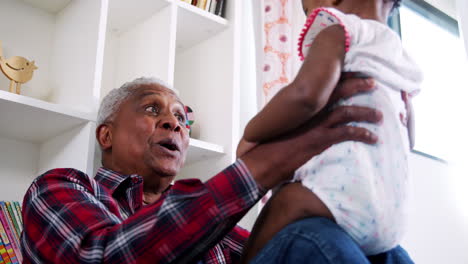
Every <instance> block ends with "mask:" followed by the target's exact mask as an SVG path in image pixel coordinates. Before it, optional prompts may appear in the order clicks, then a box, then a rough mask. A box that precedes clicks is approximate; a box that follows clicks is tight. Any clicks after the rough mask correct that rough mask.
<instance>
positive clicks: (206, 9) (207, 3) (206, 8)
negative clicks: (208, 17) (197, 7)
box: [205, 0, 212, 11]
mask: <svg viewBox="0 0 468 264" xmlns="http://www.w3.org/2000/svg"><path fill="white" fill-rule="evenodd" d="M211 2H212V0H208V1H206V6H205V11H209V10H210V6H211Z"/></svg>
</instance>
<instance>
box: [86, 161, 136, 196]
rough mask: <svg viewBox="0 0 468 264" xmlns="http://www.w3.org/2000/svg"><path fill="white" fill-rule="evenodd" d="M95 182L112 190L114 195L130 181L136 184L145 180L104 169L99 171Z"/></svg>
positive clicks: (134, 175)
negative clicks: (121, 186)
mask: <svg viewBox="0 0 468 264" xmlns="http://www.w3.org/2000/svg"><path fill="white" fill-rule="evenodd" d="M94 180H96V181H97V182H99V183H100V184H102V185H103V186H104V187H105V188H107V189H108V190H110V191H111V193H112V194H114V192H115V191H116V190H117V189H118V187H119V186H120V185H122V184H123V183H124V182H127V181H130V180H131V181H133V182H134V183H138V182H143V178H142V177H141V176H139V175H137V174H130V175H124V174H121V173H118V172H115V171H113V170H110V169H107V168H104V167H100V168H99V169H98V171H97V173H96V176H95V177H94Z"/></svg>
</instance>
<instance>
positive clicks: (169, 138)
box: [111, 84, 189, 177]
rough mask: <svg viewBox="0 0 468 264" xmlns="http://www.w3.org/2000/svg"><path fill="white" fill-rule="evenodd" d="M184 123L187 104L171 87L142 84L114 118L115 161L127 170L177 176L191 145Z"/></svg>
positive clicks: (142, 173) (113, 154) (143, 173)
mask: <svg viewBox="0 0 468 264" xmlns="http://www.w3.org/2000/svg"><path fill="white" fill-rule="evenodd" d="M185 124H186V116H185V111H184V106H183V104H182V103H181V102H180V100H179V98H178V97H177V96H176V95H175V94H174V93H173V92H172V91H171V90H169V89H167V88H165V87H161V86H159V85H156V84H151V85H142V86H140V87H139V88H138V89H137V90H136V92H135V93H134V94H132V95H130V97H129V98H128V99H127V100H125V101H124V102H123V103H122V105H121V106H120V109H119V111H118V112H117V114H116V116H115V118H114V121H113V122H112V126H111V127H112V128H111V130H112V150H111V151H112V159H113V162H114V163H115V165H116V166H118V167H120V168H122V169H123V170H124V171H126V172H127V173H132V174H133V173H137V174H140V175H152V174H153V173H157V174H159V175H160V176H162V177H166V176H167V177H169V176H175V175H176V174H177V173H178V172H179V169H180V168H181V167H182V165H183V163H184V161H185V156H186V153H187V148H188V145H189V136H188V129H187V128H186V126H185ZM119 163H120V164H119Z"/></svg>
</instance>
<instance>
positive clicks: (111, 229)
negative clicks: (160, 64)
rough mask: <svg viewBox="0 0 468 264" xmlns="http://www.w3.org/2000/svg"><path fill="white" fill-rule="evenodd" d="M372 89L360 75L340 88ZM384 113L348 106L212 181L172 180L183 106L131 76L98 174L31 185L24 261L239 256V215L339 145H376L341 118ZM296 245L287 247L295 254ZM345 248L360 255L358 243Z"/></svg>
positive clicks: (104, 134)
mask: <svg viewBox="0 0 468 264" xmlns="http://www.w3.org/2000/svg"><path fill="white" fill-rule="evenodd" d="M369 89H370V86H369V85H367V84H366V83H365V82H363V81H361V80H356V79H355V80H351V81H348V82H347V83H346V85H344V89H337V90H338V93H337V94H336V96H337V97H340V96H341V97H342V96H349V95H351V94H353V93H356V92H360V91H366V90H369ZM379 120H380V114H379V113H378V112H377V111H374V110H371V109H366V108H360V107H341V108H339V109H335V110H334V111H333V112H331V113H325V114H324V115H323V117H322V118H320V119H318V120H315V121H314V122H312V123H311V124H310V125H309V127H305V128H301V129H300V130H298V131H297V132H296V133H295V134H294V135H289V136H288V137H283V138H279V139H276V140H274V141H271V142H267V143H263V144H260V145H258V146H256V147H255V148H254V149H253V150H252V151H250V152H248V153H246V154H245V155H243V156H242V157H240V159H238V160H237V161H236V162H235V163H234V164H232V165H230V166H229V167H227V168H226V169H224V170H223V171H221V172H220V173H218V174H217V175H215V176H214V177H212V178H211V179H210V180H208V181H207V182H205V183H202V182H200V181H199V180H181V181H176V182H175V183H174V185H171V182H172V181H173V180H174V177H175V176H176V175H177V173H178V171H179V169H180V168H181V167H182V165H183V163H184V160H185V156H186V151H187V148H188V145H189V137H188V131H187V128H186V125H185V124H186V115H185V112H184V105H183V104H182V102H181V101H180V100H179V98H178V97H177V95H176V94H174V92H172V90H170V89H168V88H167V86H166V85H164V84H163V83H161V82H159V81H157V80H154V79H147V78H140V79H136V80H134V81H133V82H129V83H126V84H124V85H123V86H122V87H121V88H119V89H115V90H113V91H111V92H110V93H109V94H108V95H107V96H106V97H105V98H104V100H103V102H102V104H101V107H100V110H99V116H98V126H97V129H96V138H97V140H98V142H99V145H100V147H101V149H102V165H103V167H101V168H100V169H99V170H98V172H97V174H96V176H95V177H94V178H92V177H89V176H88V175H86V174H84V173H83V172H81V171H78V170H75V169H54V170H50V171H48V172H46V173H45V174H43V175H41V176H39V177H38V178H37V179H36V180H35V181H34V182H33V183H32V185H31V187H30V188H29V190H28V191H27V194H26V196H25V198H24V204H23V216H24V232H23V234H22V237H21V246H22V252H23V255H24V263H103V262H104V263H121V262H122V263H233V262H237V261H238V260H239V257H240V255H241V253H242V250H243V246H244V243H245V241H246V239H247V237H248V235H249V233H248V232H247V231H245V230H243V229H241V228H239V227H237V226H236V223H237V222H238V221H239V220H240V219H241V217H242V216H243V215H244V214H245V213H246V212H247V211H248V210H249V209H250V208H251V207H252V206H253V205H254V204H255V203H256V202H257V201H258V200H259V199H260V198H261V197H262V195H263V194H264V193H265V191H266V190H268V189H271V188H273V187H275V186H277V185H279V184H280V183H281V182H284V181H285V180H288V179H290V178H291V176H292V174H293V172H294V170H295V169H297V168H298V167H299V166H300V165H302V164H303V163H304V162H305V161H307V160H309V159H310V158H311V157H313V156H314V155H316V154H318V153H320V152H321V151H323V150H324V149H326V148H327V147H329V146H330V145H332V144H334V143H337V142H341V141H344V140H359V141H363V142H366V143H374V142H375V141H376V138H375V137H374V136H373V135H372V134H371V133H369V132H368V131H367V130H364V129H361V128H352V127H346V126H343V124H346V123H348V122H350V121H367V122H378V121H379ZM328 226H329V227H331V228H332V229H333V228H335V236H334V237H333V238H332V240H336V241H347V242H346V243H348V244H349V243H352V241H351V240H350V239H349V238H347V236H346V234H344V233H343V232H342V231H339V228H338V227H337V226H336V225H334V224H333V223H331V222H329V223H328ZM336 230H338V231H336ZM327 232H328V231H327ZM340 232H341V233H340ZM348 240H349V241H348ZM340 243H341V242H340ZM340 243H337V252H338V251H339V249H340ZM346 243H342V246H341V247H342V248H343V247H348V244H346ZM309 244H310V243H309ZM273 248H275V247H274V246H273ZM270 250H271V249H270ZM278 250H280V249H279V248H278ZM289 250H290V251H284V254H285V255H288V254H289V255H291V254H294V250H293V249H291V248H290V249H289ZM291 250H292V251H291ZM348 251H349V252H348V253H349V254H351V255H353V254H354V255H356V254H362V253H359V249H358V248H355V249H354V252H353V250H348ZM356 252H357V253H356ZM348 253H346V254H348ZM262 263H265V262H262Z"/></svg>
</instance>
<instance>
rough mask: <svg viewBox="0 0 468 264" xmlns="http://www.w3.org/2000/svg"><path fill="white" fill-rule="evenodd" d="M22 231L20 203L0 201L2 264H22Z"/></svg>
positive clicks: (0, 258)
mask: <svg viewBox="0 0 468 264" xmlns="http://www.w3.org/2000/svg"><path fill="white" fill-rule="evenodd" d="M22 230H23V220H22V218H21V205H20V203H19V202H1V201H0V264H9V263H12V264H14V263H21V260H22V259H23V258H22V256H21V251H20V250H19V248H20V243H19V238H20V235H21V231H22Z"/></svg>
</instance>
